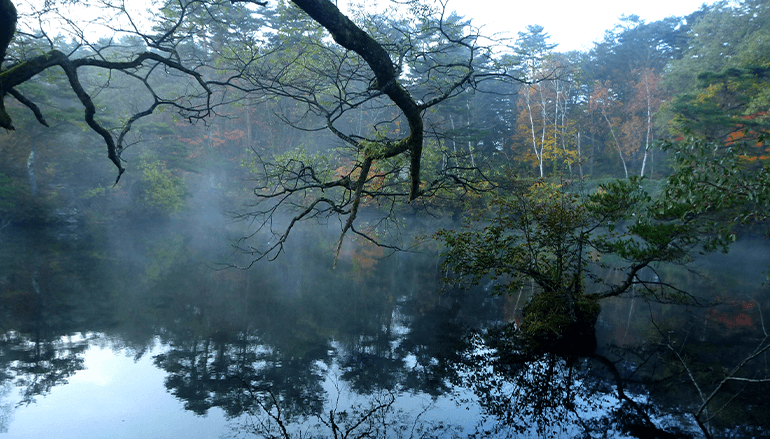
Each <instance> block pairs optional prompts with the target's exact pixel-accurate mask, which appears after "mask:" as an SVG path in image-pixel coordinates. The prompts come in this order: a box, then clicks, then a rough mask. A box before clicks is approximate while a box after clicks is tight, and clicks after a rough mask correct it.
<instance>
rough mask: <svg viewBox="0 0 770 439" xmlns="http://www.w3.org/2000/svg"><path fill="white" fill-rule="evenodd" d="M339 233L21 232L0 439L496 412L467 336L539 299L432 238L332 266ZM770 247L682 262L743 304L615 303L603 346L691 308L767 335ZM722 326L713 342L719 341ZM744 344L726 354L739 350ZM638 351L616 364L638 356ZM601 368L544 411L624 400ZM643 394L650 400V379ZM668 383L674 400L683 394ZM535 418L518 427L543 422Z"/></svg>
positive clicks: (3, 276)
mask: <svg viewBox="0 0 770 439" xmlns="http://www.w3.org/2000/svg"><path fill="white" fill-rule="evenodd" d="M337 232H338V231H337V230H330V231H327V230H326V229H325V228H314V229H306V230H298V231H297V232H296V233H295V235H294V236H293V241H292V242H291V243H290V248H288V249H287V253H286V254H284V255H282V256H281V257H279V258H278V259H277V260H276V261H274V262H271V263H265V264H257V265H255V266H254V267H253V268H251V269H249V270H236V269H229V270H216V269H214V268H216V267H217V264H218V263H221V262H229V261H233V257H234V256H233V255H232V254H231V253H229V247H228V246H227V240H226V234H224V233H221V232H220V231H219V230H213V229H197V230H184V231H182V229H180V228H179V227H178V225H167V226H166V227H161V228H158V229H157V230H151V231H148V230H147V229H137V230H127V231H123V232H120V233H117V232H114V231H113V232H112V233H110V234H103V235H98V236H96V235H86V234H83V235H81V236H78V237H77V239H57V238H56V237H52V236H48V235H45V234H41V233H30V232H24V231H13V233H6V234H4V235H3V236H1V237H0V239H1V240H2V241H0V242H1V243H2V247H0V268H1V269H2V271H1V272H0V286H1V287H2V296H0V313H1V314H0V316H1V317H0V318H2V320H0V322H1V323H2V328H0V329H2V331H3V334H2V338H0V380H2V385H1V387H0V432H1V433H0V438H1V439H17V438H42V437H58V438H84V439H88V438H103V437H111V438H169V437H175V438H215V437H239V438H241V437H243V438H246V437H255V436H254V435H253V433H254V430H253V427H254V426H255V425H257V426H259V425H263V426H265V425H268V423H267V421H269V420H270V418H269V416H270V415H271V414H272V415H278V416H279V418H280V419H281V421H282V422H283V423H284V425H286V426H287V427H288V428H289V431H290V432H297V433H298V432H303V433H306V432H308V431H310V430H309V429H310V428H311V427H312V426H313V425H315V424H318V420H319V419H321V420H325V421H327V422H328V420H329V419H328V413H330V411H332V412H334V413H335V414H336V415H337V416H338V418H337V420H338V421H339V420H340V418H339V415H340V414H341V413H342V412H346V413H348V415H349V418H348V420H351V419H361V418H362V417H364V415H365V414H366V413H369V410H370V409H371V408H373V407H377V406H378V404H383V403H384V404H385V405H387V407H388V410H386V411H380V412H377V415H378V416H379V415H382V416H383V417H382V418H381V419H380V418H377V419H378V420H379V421H383V422H385V424H387V425H388V426H389V427H388V428H389V429H390V430H389V431H390V433H391V434H390V437H410V436H414V437H419V435H420V434H422V433H424V432H428V433H430V434H433V435H436V436H441V437H449V436H457V437H467V436H469V435H470V434H472V433H474V432H479V431H482V430H484V428H485V427H489V426H490V425H491V424H494V423H495V422H496V421H495V419H496V418H485V417H484V416H483V414H482V410H481V409H480V408H479V406H478V402H479V399H478V395H481V396H482V399H484V401H482V402H485V403H486V404H487V405H486V407H487V408H488V409H490V407H491V409H490V410H489V411H491V412H493V411H494V408H495V407H497V405H496V404H498V403H499V401H496V400H494V398H491V397H490V395H492V396H494V394H495V392H498V393H500V392H499V390H494V389H492V390H489V387H488V385H489V382H485V381H483V379H486V378H488V377H486V375H485V374H486V373H487V371H488V370H489V369H485V366H483V364H481V363H479V364H472V363H473V362H472V361H471V362H470V363H469V361H467V358H468V357H467V356H466V357H464V356H463V355H464V354H463V353H465V354H467V353H468V352H475V353H476V354H477V353H478V352H482V351H483V348H481V349H482V351H479V348H474V347H473V345H472V340H473V339H472V337H468V334H469V333H470V332H471V330H476V329H480V328H486V327H490V326H492V325H494V324H496V323H499V322H501V321H506V320H511V319H515V318H516V316H517V315H519V313H520V307H521V303H522V302H521V301H522V298H521V297H495V296H492V295H490V294H489V290H488V288H487V289H485V288H484V285H482V286H480V287H479V288H477V289H475V290H468V291H459V290H448V289H446V287H444V286H443V285H442V283H441V278H442V275H443V274H442V273H440V269H439V266H438V264H437V259H436V250H435V249H430V248H429V247H428V248H425V249H424V252H423V253H401V254H396V255H392V256H389V257H386V256H387V255H386V253H385V252H384V251H383V250H382V249H379V248H376V247H372V246H368V245H366V244H364V243H356V242H352V241H351V242H349V243H348V245H347V246H346V247H345V248H344V249H343V252H342V254H341V257H340V261H339V264H338V266H337V268H336V269H335V268H334V264H333V258H334V256H333V249H334V244H335V240H336V238H337V237H338V235H337ZM769 255H770V252H768V251H767V246H766V243H760V244H759V245H758V246H757V245H755V246H749V247H746V248H744V249H743V250H742V253H740V252H739V253H736V254H733V255H732V256H731V259H723V260H722V261H723V262H719V261H717V262H708V263H707V262H704V264H703V267H704V268H706V269H708V270H714V269H715V267H716V268H718V267H724V261H726V260H731V261H733V262H736V261H743V262H737V264H736V265H735V267H734V269H733V270H728V271H729V273H727V275H728V276H727V277H726V278H724V279H722V280H721V281H720V282H717V283H715V282H713V281H708V282H705V281H703V280H701V279H699V278H698V279H688V278H687V276H688V274H687V273H686V272H685V274H681V273H679V274H676V273H673V274H670V275H671V276H679V277H681V279H678V281H682V282H684V281H686V282H690V283H691V284H692V285H697V288H698V289H700V290H701V291H699V293H702V294H706V295H710V296H714V297H716V296H725V295H729V296H731V297H741V298H742V299H741V300H740V301H736V300H735V299H731V300H732V302H731V303H733V302H734V303H733V305H735V306H733V307H732V308H728V309H726V308H720V309H718V310H716V311H702V312H701V311H699V314H697V315H696V314H695V313H693V312H692V310H685V311H684V312H683V313H682V314H681V316H682V317H673V316H674V314H673V311H671V310H668V309H663V308H655V307H651V306H647V305H644V304H643V302H641V301H639V300H638V299H629V300H620V301H615V302H612V303H608V304H606V305H605V307H604V311H603V314H602V317H601V319H600V322H599V325H598V329H599V333H598V338H599V341H600V345H601V344H604V345H611V346H615V347H617V346H619V345H624V346H626V348H630V347H633V348H638V347H644V346H650V344H649V343H650V342H649V341H648V339H649V336H650V325H649V322H650V320H651V319H653V318H656V319H663V318H665V319H667V321H671V322H674V323H672V325H673V326H671V325H670V326H669V328H671V329H670V330H671V333H672V334H673V333H674V331H677V330H679V329H678V328H685V330H686V334H687V338H684V339H683V340H686V341H687V343H694V342H695V343H709V342H710V338H711V337H714V335H713V334H715V333H723V332H725V330H726V329H729V330H730V331H744V332H739V333H737V334H738V336H741V337H743V338H742V339H741V340H743V341H746V340H748V342H751V339H749V338H747V337H745V336H744V335H741V334H748V332H745V331H749V330H756V329H757V328H759V325H760V319H759V317H761V316H760V315H759V314H757V315H755V314H756V313H755V311H756V308H755V309H754V310H748V311H747V310H746V309H745V308H746V306H747V305H746V304H748V303H749V299H745V298H746V297H749V296H751V300H753V302H751V303H756V305H757V307H758V308H759V307H763V306H765V305H766V304H767V302H768V300H767V299H768V297H767V290H766V289H765V288H764V286H762V279H761V276H760V278H759V279H754V278H751V277H752V276H751V275H749V274H748V273H762V271H763V268H762V264H764V267H767V264H768V263H769V262H768V259H770V256H769ZM748 261H751V262H750V263H751V264H755V267H754V268H751V269H750V268H749V267H748V265H749V262H748ZM240 262H243V261H240ZM709 264H711V265H709ZM756 267H759V268H756ZM743 271H746V273H744V272H743ZM660 273H661V274H663V272H662V271H661V272H660ZM608 276H609V275H608ZM750 278H751V279H750ZM699 282H700V283H699ZM487 287H488V286H487ZM709 313H710V314H709ZM704 316H705V317H704ZM747 319H748V320H747ZM693 322H696V323H693ZM676 325H679V326H676ZM719 325H721V326H719ZM731 325H733V326H731ZM736 325H737V326H736ZM741 325H742V326H741ZM722 342H723V341H722V340H716V339H715V340H713V343H714V344H709V345H708V346H710V347H709V349H713V348H714V346H717V347H718V346H721V345H720V343H722ZM626 348H624V349H626ZM612 349H615V348H612ZM719 349H721V348H719ZM606 352H608V353H607V354H606V355H608V356H609V355H610V353H609V352H611V351H610V350H607V351H606ZM715 352H721V351H719V350H717V351H715ZM719 355H721V354H719ZM719 355H717V354H715V355H714V358H717V357H718V356H719ZM729 355H730V354H729V353H728V354H727V356H726V357H725V358H724V359H719V360H714V361H715V362H717V361H726V363H725V364H727V365H729V362H730V361H731V360H733V359H734V358H732V359H731V358H727V357H729ZM471 358H474V357H472V356H471ZM629 358H631V357H629ZM634 358H635V357H634ZM632 363H633V362H632V361H630V360H629V361H626V360H624V361H623V362H619V363H618V364H620V365H622V366H623V367H624V368H625V369H623V370H621V372H623V371H624V370H632V368H633V367H635V366H634V365H633V364H632ZM554 364H556V365H557V366H556V368H555V369H554V367H552V366H549V367H547V368H546V369H547V370H548V371H549V372H548V373H549V374H552V375H551V376H557V375H558V373H557V374H556V375H553V371H554V370H557V372H558V370H559V368H560V367H562V366H559V365H560V364H563V363H558V362H557V363H554ZM541 365H548V360H547V359H545V358H544V359H543V360H542V361H541V362H540V363H535V364H534V365H532V366H531V367H530V369H528V372H526V373H525V375H527V374H528V375H536V372H537V370H538V367H540V366H541ZM710 367H713V365H712V366H710ZM546 369H543V370H546ZM639 370H641V368H640V369H639ZM476 375H478V376H479V377H481V378H479V379H476V378H474V377H475V376H476ZM604 375H606V374H598V375H596V376H589V375H585V378H580V375H579V374H577V373H576V374H575V377H578V378H576V380H577V381H575V383H577V384H575V387H580V386H582V387H584V389H583V390H582V392H583V393H580V392H578V393H577V394H574V395H573V397H574V398H576V399H577V400H579V401H581V405H582V407H583V408H582V409H581V410H582V412H581V413H577V412H575V411H572V412H571V414H570V413H567V412H565V411H564V410H561V409H558V407H557V408H554V409H553V410H552V411H551V412H547V411H546V412H545V413H546V415H547V416H546V417H548V416H550V417H551V420H552V421H553V422H554V423H555V424H556V425H558V426H559V429H558V430H559V431H558V432H557V433H555V436H556V437H571V436H572V435H573V434H575V433H576V432H577V431H579V430H576V428H575V427H569V426H567V424H566V420H565V421H564V422H565V423H564V424H561V422H562V421H561V420H560V419H558V418H555V417H554V416H567V415H569V416H572V415H573V414H574V415H576V416H578V415H579V416H585V417H586V418H590V416H596V415H597V414H598V415H604V414H606V413H608V410H609V408H611V407H612V406H613V405H614V404H616V403H617V400H616V399H614V397H613V396H612V392H613V386H612V381H611V379H609V378H607V377H606V376H604ZM569 376H570V379H571V380H572V379H573V375H572V373H570V374H569ZM469 377H471V379H469ZM482 378H483V379H482ZM552 381H553V380H552ZM556 381H558V379H557V380H556ZM462 383H464V384H468V383H470V384H471V385H470V386H461V385H460V384H462ZM512 383H514V384H504V385H503V387H502V388H503V389H504V388H505V387H506V386H507V387H511V388H514V390H513V392H514V393H515V395H514V396H513V397H511V396H510V395H509V396H506V397H504V398H503V399H505V398H507V401H508V402H507V403H508V404H510V403H511V401H513V403H514V404H518V402H517V401H520V402H521V403H522V404H528V403H530V402H529V400H527V398H526V396H527V395H530V396H532V395H536V394H537V393H538V392H546V391H552V390H553V388H557V387H558V385H554V386H552V388H549V389H546V390H543V389H542V388H541V389H540V390H537V389H532V388H529V389H528V388H526V385H527V383H526V382H525V383H524V387H521V388H515V386H516V385H518V384H515V383H516V381H512ZM586 383H590V386H589V385H588V384H586ZM686 384H687V383H686V381H683V386H684V387H682V388H683V389H685V388H686ZM474 386H475V387H474ZM485 386H486V387H485ZM469 389H474V390H475V393H474V392H472V391H471V390H469ZM569 389H570V388H569V387H568V389H567V390H568V391H569V392H573V393H574V392H575V391H574V390H569ZM690 390H692V389H690ZM637 392H638V393H637V396H638V398H640V400H648V399H647V396H645V395H647V394H646V390H643V389H637ZM679 393H681V392H679ZM685 393H687V392H685ZM744 394H745V393H744ZM516 395H519V396H516ZM521 395H524V396H521ZM650 395H652V393H650ZM391 397H392V398H393V400H392V401H393V403H392V404H390V405H388V404H387V403H388V402H389V401H391V399H390V398H391ZM488 397H489V398H488ZM662 400H663V401H664V403H663V404H662V406H663V405H666V402H665V401H673V400H672V399H671V398H668V399H666V398H665V397H664V398H663V399H662ZM542 402H543V401H540V402H536V403H537V404H542ZM659 404H660V403H659ZM672 404H682V405H680V406H675V407H674V408H673V409H672V410H673V412H672V413H674V414H667V413H666V412H661V413H660V415H659V416H658V417H657V418H656V419H657V420H658V421H660V422H680V423H683V425H685V424H687V423H688V422H690V424H691V419H689V420H688V418H687V415H686V413H687V411H686V410H685V409H683V408H682V407H686V404H688V402H686V401H681V402H680V401H673V402H672ZM554 406H558V401H555V400H554ZM502 407H505V406H504V405H503V406H502ZM508 407H510V406H508ZM279 410H280V412H279ZM356 410H357V411H356ZM504 410H508V413H510V408H504ZM559 410H561V411H559ZM279 413H280V414H279ZM530 413H531V412H530ZM565 413H566V415H565ZM319 416H320V418H319ZM372 419H374V417H372ZM565 419H566V418H565ZM260 422H262V424H260ZM515 423H516V422H514V424H515ZM385 424H382V425H385ZM349 425H350V424H349ZM276 426H277V424H275V423H272V424H269V427H270V428H273V429H275V428H277V427H276ZM372 428H373V427H372ZM532 428H533V429H529V428H528V427H527V428H525V427H522V428H520V429H516V428H514V429H513V430H508V431H507V433H506V434H513V433H512V432H516V434H521V437H530V436H536V434H535V433H534V431H535V430H534V428H535V427H532ZM685 428H686V429H690V430H691V425H690V427H685ZM420 429H422V430H420ZM554 431H555V430H554ZM322 432H323V431H322ZM325 433H326V434H327V435H328V434H329V431H328V430H327V431H325ZM499 436H500V437H503V436H505V434H501V435H499ZM610 436H612V437H626V435H624V434H621V433H619V432H614V433H612V434H611V435H610Z"/></svg>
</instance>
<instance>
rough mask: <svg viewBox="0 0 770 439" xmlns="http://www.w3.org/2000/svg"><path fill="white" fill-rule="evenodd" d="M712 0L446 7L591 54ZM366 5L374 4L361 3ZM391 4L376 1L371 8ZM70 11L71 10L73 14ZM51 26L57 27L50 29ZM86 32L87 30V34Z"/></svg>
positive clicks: (490, 0) (22, 5) (340, 0)
mask: <svg viewBox="0 0 770 439" xmlns="http://www.w3.org/2000/svg"><path fill="white" fill-rule="evenodd" d="M332 1H334V3H337V4H338V5H339V6H340V8H341V9H342V10H343V11H344V10H346V9H347V8H346V3H351V2H352V3H359V2H360V0H347V1H346V0H332ZM715 1H716V0H705V1H704V0H645V1H628V0H620V1H612V0H583V1H574V0H549V1H545V2H534V1H531V0H528V1H501V0H448V2H447V8H448V9H449V10H455V11H457V13H458V14H460V15H462V16H464V17H466V18H469V19H472V20H473V23H474V24H475V25H476V26H482V25H483V26H484V28H483V32H482V33H483V34H485V35H491V34H493V33H506V35H501V36H507V37H509V38H513V39H515V38H516V36H517V34H518V32H522V31H525V30H526V27H527V26H528V25H534V24H537V25H540V26H543V27H544V28H545V32H547V33H548V34H549V35H550V36H551V42H552V43H556V44H558V46H557V47H556V50H557V51H559V52H567V51H570V50H590V49H591V47H592V46H593V42H595V41H598V40H600V39H601V38H602V37H603V35H604V32H605V31H607V30H610V29H612V28H613V27H614V26H615V25H616V24H617V23H618V21H619V18H620V16H621V15H623V14H625V15H632V14H636V15H639V16H640V17H641V18H642V19H643V20H645V21H646V22H648V23H649V22H653V21H656V20H660V19H663V18H665V17H668V16H672V15H675V16H683V15H688V14H690V13H692V12H694V11H696V10H697V9H698V8H700V6H701V5H702V4H704V3H706V4H712V3H715ZM15 3H16V6H17V8H19V10H20V12H21V11H27V10H28V8H29V6H28V3H31V4H36V5H38V6H40V5H41V4H42V0H26V1H18V2H15ZM149 3H150V1H148V0H143V1H136V2H131V6H132V7H134V8H135V12H134V13H136V11H144V10H145V9H146V8H147V6H148V5H149ZM364 3H365V4H366V5H367V7H369V6H372V4H370V3H367V2H364ZM388 3H389V2H387V1H380V2H377V3H374V5H377V6H375V9H377V8H378V7H379V8H381V7H383V6H385V5H387V4H388ZM70 9H72V10H73V11H75V10H77V11H79V12H80V10H81V9H82V13H76V16H78V17H81V18H82V17H83V16H89V15H90V14H89V12H90V11H89V9H88V8H86V7H83V6H81V7H80V8H78V6H74V7H73V6H70ZM71 12H72V11H71ZM53 26H54V28H55V26H56V25H53ZM86 30H87V34H92V35H100V34H102V33H103V32H105V30H104V29H103V28H101V27H97V26H93V25H91V26H90V27H89V26H87V27H86ZM89 31H90V32H89Z"/></svg>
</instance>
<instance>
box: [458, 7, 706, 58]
mask: <svg viewBox="0 0 770 439" xmlns="http://www.w3.org/2000/svg"><path fill="white" fill-rule="evenodd" d="M704 3H706V4H712V3H714V0H706V1H704V0H645V1H627V0H626V1H623V0H621V1H613V0H583V1H575V0H549V1H543V2H535V1H531V0H530V1H500V0H450V1H449V3H448V8H449V9H450V10H452V9H454V10H456V11H457V13H458V14H460V15H463V16H465V17H466V18H472V19H473V22H474V24H475V25H477V26H480V25H482V24H486V26H485V27H484V30H485V31H486V32H485V33H486V34H489V33H493V32H508V33H509V34H510V35H508V36H509V37H511V38H516V35H517V33H518V32H521V31H524V30H525V29H526V27H527V26H528V25H531V24H537V25H540V26H543V27H544V28H545V31H546V32H547V33H548V34H549V35H551V42H552V43H557V44H559V46H558V47H556V50H557V51H559V52H567V51H570V50H589V49H590V48H591V47H592V43H593V42H594V41H597V40H600V39H601V38H602V36H603V35H604V32H605V31H606V30H609V29H612V28H613V27H614V26H615V24H617V23H618V19H619V18H620V16H621V15H623V14H625V15H633V14H636V15H638V16H640V17H641V18H642V19H643V20H645V21H646V22H648V23H649V22H653V21H656V20H660V19H663V18H666V17H668V16H672V15H675V16H683V15H688V14H690V13H691V12H694V11H696V10H697V9H699V8H700V6H701V5H702V4H704Z"/></svg>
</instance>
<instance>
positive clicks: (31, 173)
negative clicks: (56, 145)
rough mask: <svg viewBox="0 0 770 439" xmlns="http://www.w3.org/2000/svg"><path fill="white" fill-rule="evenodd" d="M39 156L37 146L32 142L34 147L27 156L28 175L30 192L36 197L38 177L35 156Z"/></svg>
mask: <svg viewBox="0 0 770 439" xmlns="http://www.w3.org/2000/svg"><path fill="white" fill-rule="evenodd" d="M36 157H37V147H36V146H35V143H34V142H33V143H32V149H30V151H29V157H27V176H28V177H29V193H30V194H31V195H32V196H33V197H36V196H37V194H38V190H37V178H36V177H35V158H36Z"/></svg>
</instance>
